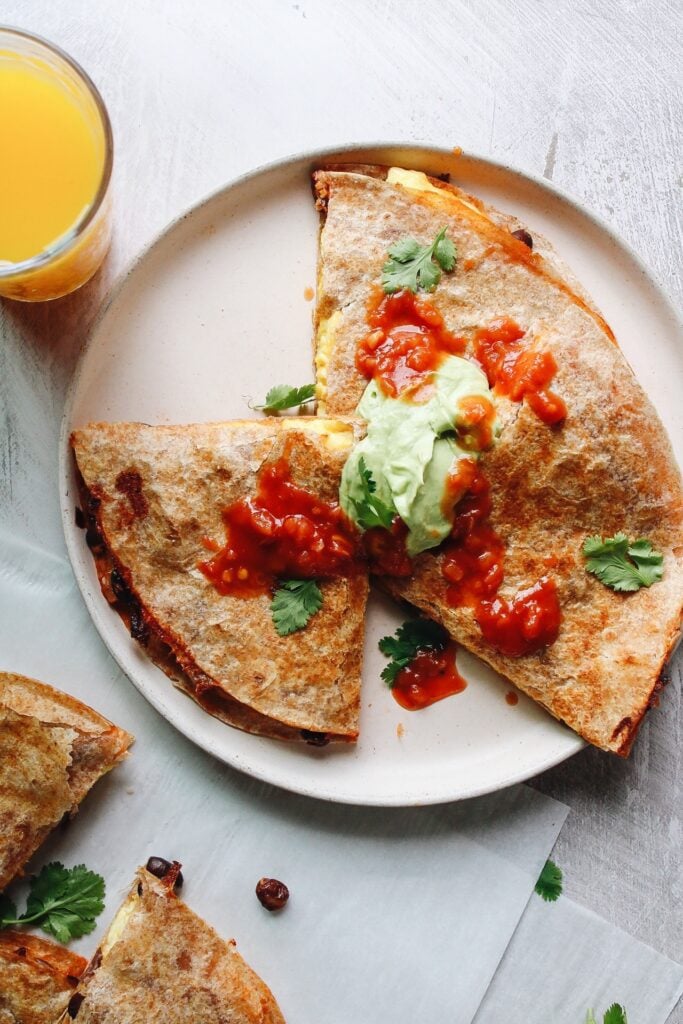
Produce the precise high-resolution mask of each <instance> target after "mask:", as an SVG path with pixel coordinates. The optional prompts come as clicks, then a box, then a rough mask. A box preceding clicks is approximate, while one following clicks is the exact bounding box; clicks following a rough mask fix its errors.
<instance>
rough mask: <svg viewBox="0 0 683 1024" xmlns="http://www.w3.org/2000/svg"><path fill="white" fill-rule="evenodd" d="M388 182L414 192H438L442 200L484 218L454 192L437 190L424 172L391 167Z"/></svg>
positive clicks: (475, 208) (477, 210)
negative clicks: (466, 208)
mask: <svg viewBox="0 0 683 1024" xmlns="http://www.w3.org/2000/svg"><path fill="white" fill-rule="evenodd" d="M387 181H388V182H389V184H390V185H401V186H403V188H408V189H411V191H413V192H436V194H437V195H438V196H441V198H442V199H447V200H453V201H454V202H456V203H462V205H463V206H467V207H469V209H470V210H474V212H475V213H478V214H479V215H480V216H482V213H481V210H479V209H477V207H476V206H473V205H472V203H468V202H467V200H466V199H463V198H462V196H456V195H455V194H454V193H453V192H448V191H447V190H446V189H443V188H437V187H436V185H432V183H431V181H430V180H429V178H428V177H427V175H426V174H424V173H423V171H405V170H404V169H403V168H402V167H390V168H389V171H388V173H387Z"/></svg>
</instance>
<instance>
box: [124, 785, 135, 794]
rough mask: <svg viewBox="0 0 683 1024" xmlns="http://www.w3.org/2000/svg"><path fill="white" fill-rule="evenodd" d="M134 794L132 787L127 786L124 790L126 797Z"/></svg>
mask: <svg viewBox="0 0 683 1024" xmlns="http://www.w3.org/2000/svg"><path fill="white" fill-rule="evenodd" d="M134 792H135V790H134V789H133V787H132V786H128V788H127V790H126V793H127V794H128V796H132V795H133V793H134Z"/></svg>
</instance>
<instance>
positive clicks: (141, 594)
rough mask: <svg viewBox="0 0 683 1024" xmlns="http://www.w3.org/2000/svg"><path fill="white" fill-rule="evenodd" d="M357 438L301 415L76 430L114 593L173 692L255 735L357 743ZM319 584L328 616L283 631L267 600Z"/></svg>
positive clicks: (100, 558)
mask: <svg viewBox="0 0 683 1024" xmlns="http://www.w3.org/2000/svg"><path fill="white" fill-rule="evenodd" d="M356 436H360V435H359V433H358V428H357V427H356V426H355V425H354V424H353V423H352V422H351V421H346V422H343V421H338V420H323V419H317V418H314V417H303V416H302V417H296V418H282V419H275V418H271V419H264V420H261V421H236V422H232V423H207V424H199V425H192V426H146V425H144V424H140V423H118V424H117V423H99V424H98V423H95V424H90V425H89V426H87V427H85V428H84V429H82V430H77V431H75V432H74V434H73V435H72V439H71V443H72V445H73V449H74V453H75V456H76V462H77V467H78V472H79V474H80V477H81V482H82V490H83V505H84V508H85V510H86V514H87V517H88V534H87V537H88V540H89V543H90V546H91V548H92V550H93V554H94V555H95V558H96V561H97V565H98V575H99V578H100V582H101V584H102V588H103V591H104V593H105V595H106V596H107V597H108V599H109V600H110V601H111V602H112V604H114V605H115V606H116V607H117V609H118V610H119V611H120V612H121V613H122V614H123V616H124V617H125V618H126V619H127V621H128V623H129V625H130V628H131V633H132V635H133V636H134V637H136V638H137V639H138V640H139V641H141V642H142V643H143V644H144V645H146V647H147V650H148V652H149V655H150V657H151V658H152V659H153V660H154V661H155V662H156V663H157V664H158V665H159V666H160V667H161V668H162V669H163V670H164V671H165V672H166V673H167V674H168V675H169V676H170V677H171V678H172V679H173V680H174V682H175V683H176V685H177V686H178V687H180V688H181V689H182V690H184V691H185V692H186V693H187V694H189V696H191V697H192V698H193V699H194V700H195V701H196V702H197V703H198V704H199V705H200V706H201V707H202V708H204V709H205V710H206V711H208V712H209V713H210V714H212V715H214V716H216V717H217V718H220V719H222V720H223V721H225V722H228V723H229V724H230V725H233V726H236V727H237V728H240V729H243V730H245V731H247V732H252V733H258V734H261V735H265V736H271V737H276V738H279V739H290V740H292V739H293V740H302V739H303V740H305V741H307V742H310V743H312V744H314V745H316V744H322V743H324V742H326V741H327V739H343V740H355V738H356V737H357V735H358V715H359V689H360V669H361V657H362V640H363V614H364V610H365V602H366V597H367V587H368V584H367V573H366V571H365V568H364V565H363V564H362V562H361V561H360V560H359V559H358V558H357V557H356V551H355V548H356V546H357V544H358V536H357V534H356V531H355V530H354V529H353V528H352V526H351V524H350V523H348V521H347V520H346V517H344V516H343V514H342V513H341V512H340V510H339V508H338V503H337V502H338V491H339V481H340V476H341V471H342V467H343V465H344V462H345V461H346V457H347V455H348V452H349V450H350V448H351V447H352V445H353V442H354V439H355V437H356ZM310 580H313V581H314V583H315V588H317V597H316V598H315V602H316V606H319V607H317V610H315V613H314V614H311V615H310V617H309V619H308V621H307V622H306V624H305V628H296V631H292V632H291V633H287V634H286V635H283V633H282V632H281V631H280V629H279V627H278V628H276V615H275V611H274V608H275V607H276V605H275V601H274V597H273V593H274V591H277V592H281V590H279V589H278V588H281V587H283V586H284V587H287V586H290V587H294V588H296V587H297V586H306V585H307V584H308V582H309V581H310ZM276 596H277V594H276ZM304 618H305V616H304ZM295 627H297V623H294V624H293V627H292V629H293V630H294V628H295Z"/></svg>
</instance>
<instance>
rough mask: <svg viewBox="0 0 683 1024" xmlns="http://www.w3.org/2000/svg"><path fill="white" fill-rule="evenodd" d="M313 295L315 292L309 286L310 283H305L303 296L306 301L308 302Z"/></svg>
mask: <svg viewBox="0 0 683 1024" xmlns="http://www.w3.org/2000/svg"><path fill="white" fill-rule="evenodd" d="M314 295H315V292H314V291H313V289H312V288H311V286H310V284H309V285H307V287H306V288H304V298H305V300H306V302H310V301H311V300H312V299H313V296H314Z"/></svg>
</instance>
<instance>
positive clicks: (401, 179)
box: [387, 167, 443, 196]
mask: <svg viewBox="0 0 683 1024" xmlns="http://www.w3.org/2000/svg"><path fill="white" fill-rule="evenodd" d="M387 181H388V182H389V184H390V185H402V186H403V188H410V189H412V190H413V192H436V194H437V195H439V196H440V195H443V192H442V190H441V189H440V188H437V187H436V185H432V183H431V181H430V180H429V178H428V177H427V175H426V174H424V173H423V172H422V171H405V170H404V169H403V168H402V167H390V168H389V171H388V173H387Z"/></svg>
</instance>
